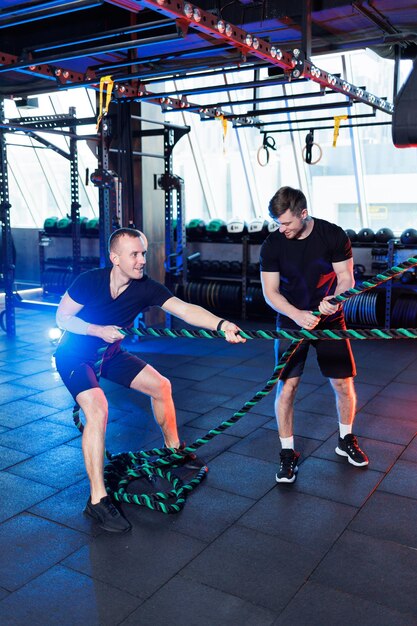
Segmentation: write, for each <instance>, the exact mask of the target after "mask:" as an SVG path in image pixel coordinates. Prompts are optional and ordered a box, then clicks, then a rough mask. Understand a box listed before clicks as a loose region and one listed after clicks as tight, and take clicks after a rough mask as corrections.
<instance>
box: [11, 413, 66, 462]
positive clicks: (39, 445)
mask: <svg viewBox="0 0 417 626" xmlns="http://www.w3.org/2000/svg"><path fill="white" fill-rule="evenodd" d="M76 436H77V431H76V429H75V428H74V427H72V428H71V427H70V426H61V425H59V424H53V423H52V422H47V421H45V419H42V420H37V421H36V422H32V423H31V424H26V425H25V426H20V427H19V428H14V429H12V430H9V431H8V432H7V433H2V434H1V435H0V445H2V446H6V447H9V448H13V450H20V451H21V452H26V453H27V454H40V453H41V452H45V451H46V450H48V449H49V448H51V447H53V446H58V445H60V444H62V443H65V442H67V441H70V440H71V439H73V438H74V437H76Z"/></svg>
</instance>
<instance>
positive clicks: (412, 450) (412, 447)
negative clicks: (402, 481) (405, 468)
mask: <svg viewBox="0 0 417 626" xmlns="http://www.w3.org/2000/svg"><path fill="white" fill-rule="evenodd" d="M401 460H402V461H413V462H414V463H417V437H414V439H413V440H412V441H411V443H409V444H408V446H407V447H406V449H405V450H404V452H403V453H402V455H401Z"/></svg>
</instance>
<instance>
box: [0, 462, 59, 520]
mask: <svg viewBox="0 0 417 626" xmlns="http://www.w3.org/2000/svg"><path fill="white" fill-rule="evenodd" d="M0 492H1V494H2V505H1V508H0V522H2V521H4V520H6V519H8V518H9V517H13V515H16V514H17V513H21V512H22V511H25V510H26V509H28V508H29V507H30V506H32V505H33V504H36V503H37V502H40V501H41V500H43V499H44V498H47V497H48V496H51V495H52V494H53V493H55V490H54V489H52V487H47V486H46V485H41V484H40V483H35V482H33V481H32V480H27V479H26V478H21V477H20V476H13V474H9V473H7V472H5V471H3V472H1V473H0Z"/></svg>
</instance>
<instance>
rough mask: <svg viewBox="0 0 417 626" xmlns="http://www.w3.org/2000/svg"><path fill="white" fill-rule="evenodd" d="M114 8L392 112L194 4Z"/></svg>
mask: <svg viewBox="0 0 417 626" xmlns="http://www.w3.org/2000/svg"><path fill="white" fill-rule="evenodd" d="M117 4H118V6H122V7H123V6H124V7H125V8H127V9H129V10H132V5H133V6H136V7H137V8H138V9H139V8H140V7H143V8H145V7H146V8H148V9H152V10H154V11H156V12H157V13H159V14H163V15H166V16H168V17H172V19H175V20H181V21H182V22H183V23H185V24H188V25H189V27H191V28H193V29H195V30H197V31H200V32H203V33H205V34H209V35H210V36H211V37H213V38H215V39H220V40H222V41H224V42H226V43H228V44H230V45H231V46H233V47H234V48H237V49H238V50H240V52H241V54H242V56H243V57H244V58H245V59H246V57H247V56H248V55H253V56H256V57H258V58H260V59H263V60H264V61H267V62H268V63H270V64H271V65H276V66H278V67H280V68H282V69H283V70H284V72H286V73H287V75H288V78H289V80H297V79H298V78H302V77H304V78H308V79H309V80H312V81H314V82H316V83H319V84H320V85H322V86H324V87H328V88H329V89H331V90H332V91H335V92H340V93H343V94H345V95H347V96H349V97H351V98H352V100H355V101H357V102H363V103H364V104H367V105H370V106H372V107H373V108H374V109H379V110H381V111H384V112H385V113H389V114H392V113H393V111H394V105H393V104H392V103H390V102H387V101H386V100H385V99H384V98H380V97H379V96H376V95H374V94H372V93H370V92H368V91H366V90H364V89H362V88H360V87H355V86H354V85H352V84H350V83H349V82H348V81H346V80H343V79H341V78H339V77H337V76H334V75H332V74H330V73H328V72H326V71H324V70H322V69H320V68H318V67H316V66H315V65H314V64H313V63H312V62H311V61H310V60H309V59H306V58H304V54H303V52H302V51H301V50H298V49H294V50H292V51H290V52H288V51H285V50H281V49H280V48H277V47H276V46H274V45H273V44H271V43H270V42H269V41H266V40H264V39H261V38H259V37H255V36H253V35H252V34H251V33H249V32H247V31H246V30H243V29H241V28H239V27H238V26H234V25H233V24H230V23H227V22H225V21H224V20H222V19H219V18H218V17H217V16H216V15H214V14H213V13H209V12H208V11H204V10H203V9H201V8H200V7H198V6H197V5H196V4H194V3H191V2H184V1H183V0H117Z"/></svg>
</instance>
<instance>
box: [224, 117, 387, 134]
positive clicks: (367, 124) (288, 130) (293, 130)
mask: <svg viewBox="0 0 417 626" xmlns="http://www.w3.org/2000/svg"><path fill="white" fill-rule="evenodd" d="M391 125H392V121H391V120H389V121H388V122H364V123H361V122H360V123H359V124H344V125H342V124H340V126H339V130H342V129H343V128H359V127H360V126H364V127H367V128H372V126H391ZM236 128H243V124H242V126H236ZM310 130H314V131H319V130H334V124H333V125H332V126H316V127H314V128H312V127H311V126H306V127H305V128H280V129H277V130H274V129H271V130H268V135H269V134H271V135H272V134H277V133H297V132H308V131H310Z"/></svg>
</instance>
